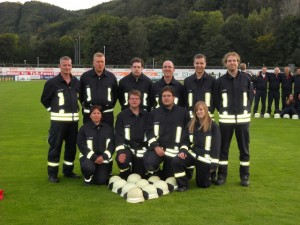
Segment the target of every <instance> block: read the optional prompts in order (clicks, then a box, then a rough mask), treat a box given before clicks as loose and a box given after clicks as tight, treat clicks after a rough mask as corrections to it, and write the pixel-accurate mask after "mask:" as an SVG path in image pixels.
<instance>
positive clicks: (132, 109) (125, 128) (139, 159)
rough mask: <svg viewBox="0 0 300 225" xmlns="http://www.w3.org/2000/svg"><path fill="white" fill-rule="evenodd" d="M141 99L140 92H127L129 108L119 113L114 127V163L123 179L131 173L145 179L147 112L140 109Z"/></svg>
mask: <svg viewBox="0 0 300 225" xmlns="http://www.w3.org/2000/svg"><path fill="white" fill-rule="evenodd" d="M141 97H142V94H141V92H140V91H138V90H131V91H129V93H128V103H129V108H127V109H125V110H123V111H122V112H120V113H119V115H118V117H117V121H116V125H115V141H116V142H115V143H116V152H117V154H116V161H117V164H118V167H119V169H120V177H122V178H123V179H127V177H128V176H129V175H130V174H131V173H137V174H139V175H141V177H145V168H144V165H143V156H144V153H145V152H146V150H147V147H148V143H147V139H146V122H147V118H148V112H147V111H145V110H143V109H141V108H140V104H141Z"/></svg>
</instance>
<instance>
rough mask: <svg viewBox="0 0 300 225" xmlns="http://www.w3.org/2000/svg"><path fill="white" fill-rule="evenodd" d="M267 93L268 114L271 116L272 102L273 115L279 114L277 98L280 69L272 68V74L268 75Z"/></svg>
mask: <svg viewBox="0 0 300 225" xmlns="http://www.w3.org/2000/svg"><path fill="white" fill-rule="evenodd" d="M268 79H269V92H268V111H267V112H268V113H269V114H271V108H272V103H273V100H274V102H275V111H274V114H276V113H279V98H280V91H279V89H280V83H281V76H280V69H279V68H278V67H275V68H274V73H269V78H268Z"/></svg>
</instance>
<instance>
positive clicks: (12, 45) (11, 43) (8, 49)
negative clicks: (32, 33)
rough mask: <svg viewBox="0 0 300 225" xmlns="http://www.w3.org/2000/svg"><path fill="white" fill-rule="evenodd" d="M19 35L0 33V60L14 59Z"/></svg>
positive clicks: (9, 61) (9, 60)
mask: <svg viewBox="0 0 300 225" xmlns="http://www.w3.org/2000/svg"><path fill="white" fill-rule="evenodd" d="M18 45H19V36H18V35H17V34H10V33H5V34H0V52H1V54H0V62H4V63H6V62H8V63H11V62H13V61H14V60H15V59H16V53H17V51H18V47H19V46H18Z"/></svg>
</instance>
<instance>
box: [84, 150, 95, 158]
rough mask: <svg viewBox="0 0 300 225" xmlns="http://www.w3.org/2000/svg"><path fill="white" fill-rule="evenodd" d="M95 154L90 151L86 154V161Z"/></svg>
mask: <svg viewBox="0 0 300 225" xmlns="http://www.w3.org/2000/svg"><path fill="white" fill-rule="evenodd" d="M94 153H95V152H94V151H90V152H89V153H88V154H87V156H86V157H87V158H88V159H91V157H92V156H93V154H94Z"/></svg>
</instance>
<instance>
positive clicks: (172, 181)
mask: <svg viewBox="0 0 300 225" xmlns="http://www.w3.org/2000/svg"><path fill="white" fill-rule="evenodd" d="M166 183H167V184H171V185H173V187H174V190H175V191H176V190H177V188H178V184H177V182H176V179H175V177H168V178H167V179H166Z"/></svg>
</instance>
